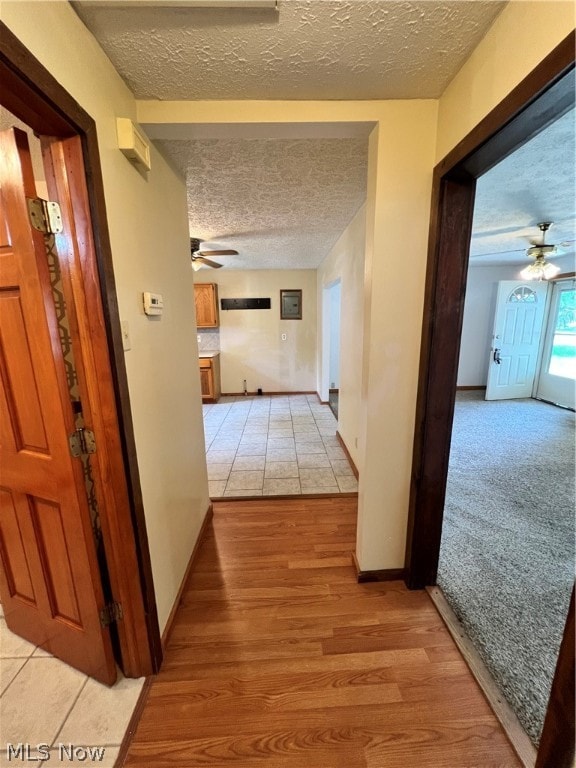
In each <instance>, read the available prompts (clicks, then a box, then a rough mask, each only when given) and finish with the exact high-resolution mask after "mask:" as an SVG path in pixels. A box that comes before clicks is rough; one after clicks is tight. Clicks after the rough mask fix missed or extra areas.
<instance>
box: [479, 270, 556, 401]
mask: <svg viewBox="0 0 576 768" xmlns="http://www.w3.org/2000/svg"><path fill="white" fill-rule="evenodd" d="M547 291H548V283H521V282H518V281H516V280H501V281H500V282H499V283H498V295H497V298H496V312H495V315H494V331H493V334H492V348H491V350H490V362H489V367H488V383H487V386H486V400H507V399H512V398H515V397H532V391H533V388H534V378H535V376H536V365H537V361H538V350H539V347H540V337H541V333H542V323H543V320H544V308H545V305H546V294H547Z"/></svg>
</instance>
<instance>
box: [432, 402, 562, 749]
mask: <svg viewBox="0 0 576 768" xmlns="http://www.w3.org/2000/svg"><path fill="white" fill-rule="evenodd" d="M483 396H484V393H483V392H462V393H458V398H457V403H456V413H455V419H454V430H453V436H452V448H451V454H450V469H449V476H448V487H447V494H446V505H445V511H444V528H443V534H442V548H441V553H440V566H439V572H438V584H439V586H440V587H441V589H442V591H443V592H444V595H445V596H446V598H447V600H448V602H449V603H450V605H451V606H452V608H453V610H454V612H455V613H456V615H457V616H458V618H459V619H460V621H461V622H462V624H463V625H464V627H465V628H466V631H467V633H468V635H469V637H470V638H471V639H472V640H473V642H474V644H475V645H476V648H477V650H478V651H479V653H480V655H481V656H482V657H483V659H484V661H485V663H486V665H487V666H488V668H489V669H490V670H491V672H492V674H493V676H494V678H495V680H496V682H497V683H498V685H499V686H500V688H501V690H502V692H503V694H504V696H505V697H506V699H507V700H508V702H509V703H510V704H511V706H512V707H513V709H514V710H515V711H516V714H517V715H518V718H519V719H520V722H521V723H522V725H523V726H524V729H525V730H526V732H527V733H528V735H529V736H530V738H531V739H532V741H533V742H534V744H536V745H537V744H538V741H539V738H540V733H541V730H542V725H543V722H544V715H545V713H546V706H547V703H548V697H549V693H550V686H551V684H552V677H553V674H554V669H555V666H556V659H557V655H558V649H559V646H560V640H561V638H562V633H563V631H564V623H565V620H566V614H567V611H568V603H569V599H570V592H571V589H572V585H573V582H574V475H575V471H574V414H573V413H571V412H570V411H566V410H562V409H560V408H556V407H554V406H552V405H548V404H546V403H541V402H538V401H536V400H502V401H492V402H486V401H485V400H484V399H483Z"/></svg>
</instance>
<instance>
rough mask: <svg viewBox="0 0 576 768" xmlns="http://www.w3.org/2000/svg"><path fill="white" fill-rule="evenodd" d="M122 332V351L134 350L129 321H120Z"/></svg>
mask: <svg viewBox="0 0 576 768" xmlns="http://www.w3.org/2000/svg"><path fill="white" fill-rule="evenodd" d="M120 330H121V331H122V349H123V350H124V352H127V351H128V350H129V349H132V343H131V341H130V327H129V326H128V320H120Z"/></svg>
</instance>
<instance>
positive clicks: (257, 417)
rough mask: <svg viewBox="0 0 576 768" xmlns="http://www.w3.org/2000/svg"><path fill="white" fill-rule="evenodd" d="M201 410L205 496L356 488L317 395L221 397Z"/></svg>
mask: <svg viewBox="0 0 576 768" xmlns="http://www.w3.org/2000/svg"><path fill="white" fill-rule="evenodd" d="M203 412H204V434H205V437H206V463H207V465H208V488H209V493H210V498H211V499H219V498H221V497H224V498H226V497H227V498H234V497H236V498H238V497H241V496H248V497H253V496H284V495H290V496H300V495H307V494H318V495H324V494H350V493H354V494H355V493H357V492H358V480H357V479H356V477H355V476H354V470H353V468H352V466H351V464H350V461H349V460H348V457H347V456H346V452H345V451H344V450H343V449H342V445H341V443H340V440H339V439H338V436H337V428H338V422H337V420H336V419H335V418H334V414H333V413H332V411H331V409H330V407H329V406H328V405H327V404H326V403H321V402H320V401H319V400H318V397H317V395H275V396H273V397H270V396H268V395H264V396H261V397H250V396H248V397H234V396H232V397H230V396H223V397H221V398H220V400H219V401H218V403H217V404H216V405H204V406H203Z"/></svg>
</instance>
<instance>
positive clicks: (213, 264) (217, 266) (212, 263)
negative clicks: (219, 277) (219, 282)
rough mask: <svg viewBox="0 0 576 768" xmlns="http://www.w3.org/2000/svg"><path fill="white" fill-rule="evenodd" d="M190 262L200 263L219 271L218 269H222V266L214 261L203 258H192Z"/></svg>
mask: <svg viewBox="0 0 576 768" xmlns="http://www.w3.org/2000/svg"><path fill="white" fill-rule="evenodd" d="M192 261H200V262H201V263H202V264H205V265H206V266H207V267H212V269H220V267H223V266H224V265H223V264H218V262H216V261H210V259H205V258H204V256H192Z"/></svg>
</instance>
